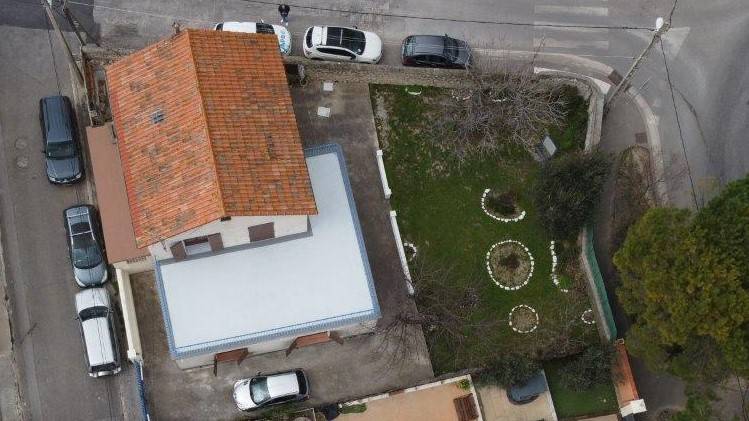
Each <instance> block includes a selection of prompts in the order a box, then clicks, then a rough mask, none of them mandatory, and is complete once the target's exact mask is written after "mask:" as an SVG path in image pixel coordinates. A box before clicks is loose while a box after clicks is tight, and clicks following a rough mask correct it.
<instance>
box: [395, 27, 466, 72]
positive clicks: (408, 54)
mask: <svg viewBox="0 0 749 421" xmlns="http://www.w3.org/2000/svg"><path fill="white" fill-rule="evenodd" d="M471 61H472V56H471V47H469V46H468V43H466V42H465V41H462V40H459V39H455V38H451V37H449V36H447V35H444V36H442V35H411V36H409V37H406V39H405V40H403V44H402V45H401V62H402V63H403V65H404V66H420V67H442V68H447V69H467V68H469V67H471Z"/></svg>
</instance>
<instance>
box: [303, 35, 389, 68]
mask: <svg viewBox="0 0 749 421" xmlns="http://www.w3.org/2000/svg"><path fill="white" fill-rule="evenodd" d="M303 47H304V55H305V57H307V58H312V59H318V60H332V61H355V62H359V63H372V64H374V63H377V62H378V61H380V58H381V57H382V40H381V39H380V37H378V36H377V34H375V33H374V32H367V31H361V30H359V29H356V28H345V27H340V26H312V27H309V28H307V31H306V32H305V33H304V44H303Z"/></svg>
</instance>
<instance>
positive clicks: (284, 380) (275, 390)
mask: <svg viewBox="0 0 749 421" xmlns="http://www.w3.org/2000/svg"><path fill="white" fill-rule="evenodd" d="M267 386H268V393H270V396H271V398H277V397H279V396H286V395H295V394H297V393H299V380H298V379H297V377H296V372H294V371H292V372H289V373H280V374H274V375H271V376H268V377H267Z"/></svg>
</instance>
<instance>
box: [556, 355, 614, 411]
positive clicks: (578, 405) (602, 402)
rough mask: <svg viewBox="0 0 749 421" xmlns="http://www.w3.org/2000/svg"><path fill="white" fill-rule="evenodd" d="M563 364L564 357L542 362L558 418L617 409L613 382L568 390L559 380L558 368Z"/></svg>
mask: <svg viewBox="0 0 749 421" xmlns="http://www.w3.org/2000/svg"><path fill="white" fill-rule="evenodd" d="M564 364H565V360H564V359H561V360H553V361H547V362H546V363H545V364H544V371H545V372H546V378H547V380H548V381H549V389H550V391H551V398H552V399H553V400H554V409H556V411H557V416H558V417H559V418H560V419H564V418H573V417H578V416H582V415H586V416H592V415H603V414H611V413H614V412H616V411H617V409H618V405H617V402H616V393H615V392H614V385H613V383H611V382H608V383H603V384H600V385H597V386H594V387H593V388H591V389H590V390H586V391H585V392H575V391H572V390H568V389H566V388H565V387H564V386H562V385H561V384H560V382H559V370H560V369H561V368H562V367H563V366H564Z"/></svg>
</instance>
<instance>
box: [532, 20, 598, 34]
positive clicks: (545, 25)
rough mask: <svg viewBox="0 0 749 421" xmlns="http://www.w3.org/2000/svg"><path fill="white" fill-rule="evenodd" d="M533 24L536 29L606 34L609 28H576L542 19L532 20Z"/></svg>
mask: <svg viewBox="0 0 749 421" xmlns="http://www.w3.org/2000/svg"><path fill="white" fill-rule="evenodd" d="M533 25H535V26H537V27H538V28H536V31H542V32H545V31H565V32H578V33H581V34H608V33H609V28H577V27H573V26H567V27H565V26H563V25H564V24H563V23H560V22H548V21H543V20H537V21H535V22H533Z"/></svg>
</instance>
